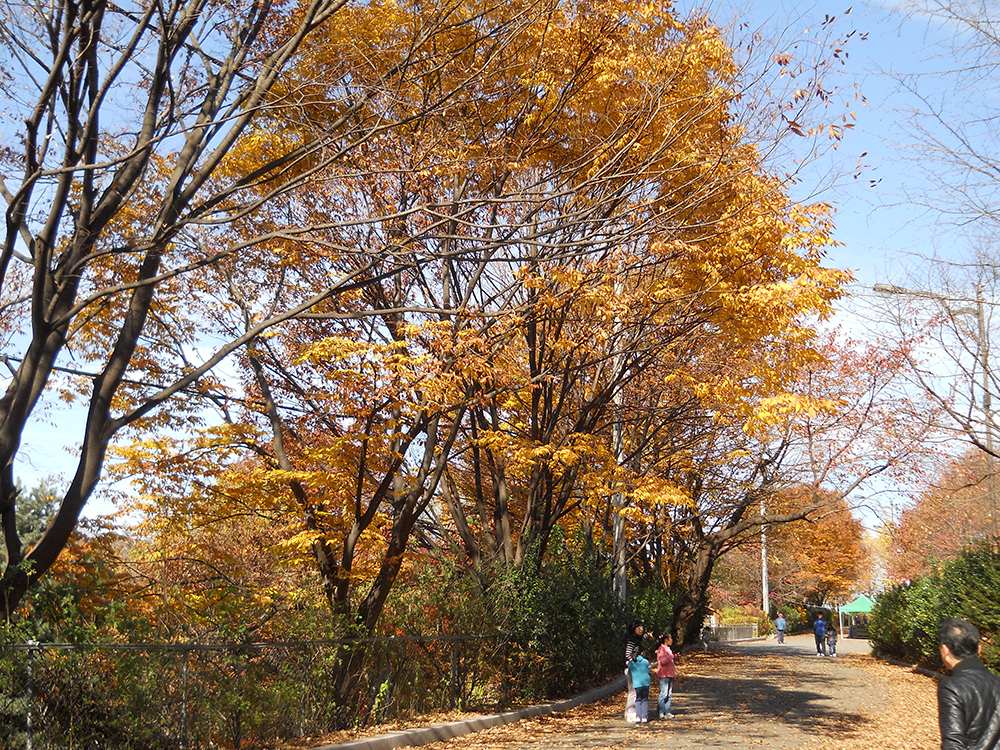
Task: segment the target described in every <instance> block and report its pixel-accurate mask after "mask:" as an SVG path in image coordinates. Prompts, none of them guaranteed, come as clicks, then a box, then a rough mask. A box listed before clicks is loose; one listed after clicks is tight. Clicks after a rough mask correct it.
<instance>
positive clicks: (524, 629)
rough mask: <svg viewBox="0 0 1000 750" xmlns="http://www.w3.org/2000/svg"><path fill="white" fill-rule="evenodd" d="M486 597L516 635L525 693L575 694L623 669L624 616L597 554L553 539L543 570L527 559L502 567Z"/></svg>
mask: <svg viewBox="0 0 1000 750" xmlns="http://www.w3.org/2000/svg"><path fill="white" fill-rule="evenodd" d="M553 549H555V550H558V551H557V552H553V551H552V550H553ZM487 596H488V597H489V598H491V599H492V600H493V601H494V602H495V605H496V606H497V607H498V610H499V617H498V620H499V621H500V623H501V624H502V625H506V626H507V628H506V629H507V630H508V632H510V634H511V640H512V653H511V662H512V667H513V670H514V677H513V684H512V686H511V687H512V688H513V690H514V691H515V693H516V696H517V697H518V698H519V699H521V700H534V699H540V698H555V697H560V696H566V695H572V694H573V693H576V692H579V691H580V690H584V689H587V688H590V687H594V686H595V685H597V684H600V683H602V682H605V681H607V680H608V679H610V678H611V677H612V676H613V675H614V674H617V673H618V671H619V669H618V666H619V662H620V661H621V651H622V648H623V641H622V633H623V632H624V620H625V617H624V614H623V612H622V609H621V607H620V606H619V605H618V603H617V602H616V601H615V599H614V596H613V594H612V592H611V581H610V578H609V576H608V575H607V572H606V571H605V570H602V569H600V568H599V567H598V565H597V563H596V561H595V560H594V559H593V558H591V557H590V556H588V555H586V554H574V553H573V552H572V551H570V550H569V549H568V548H567V547H566V546H565V545H562V544H553V545H550V552H549V555H548V556H547V558H546V561H545V563H544V564H543V565H542V566H541V567H540V568H539V567H538V566H537V565H535V564H533V562H531V561H527V560H526V561H525V562H523V563H522V564H521V565H520V566H518V567H517V568H511V569H508V570H506V571H502V572H501V573H500V574H499V575H498V576H497V578H496V580H495V581H494V582H493V584H492V585H491V587H490V589H489V591H488V592H487Z"/></svg>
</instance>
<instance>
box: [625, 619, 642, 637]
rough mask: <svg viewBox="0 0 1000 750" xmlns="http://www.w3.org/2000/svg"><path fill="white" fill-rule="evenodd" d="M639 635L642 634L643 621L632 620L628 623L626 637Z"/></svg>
mask: <svg viewBox="0 0 1000 750" xmlns="http://www.w3.org/2000/svg"><path fill="white" fill-rule="evenodd" d="M637 635H640V636H641V635H642V623H641V622H639V621H638V620H632V622H630V623H629V624H628V629H627V630H626V631H625V637H626V638H633V637H635V636H637Z"/></svg>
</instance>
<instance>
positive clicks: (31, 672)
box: [25, 641, 38, 750]
mask: <svg viewBox="0 0 1000 750" xmlns="http://www.w3.org/2000/svg"><path fill="white" fill-rule="evenodd" d="M37 648H38V641H28V715H27V716H26V717H25V720H26V728H27V730H28V745H27V749H28V750H32V741H33V734H34V727H33V726H32V720H31V704H32V703H33V702H34V692H35V690H34V684H35V669H34V667H35V649H37Z"/></svg>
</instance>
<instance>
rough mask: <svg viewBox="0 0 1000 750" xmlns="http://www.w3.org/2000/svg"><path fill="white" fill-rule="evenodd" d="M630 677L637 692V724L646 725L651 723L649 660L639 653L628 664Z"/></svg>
mask: <svg viewBox="0 0 1000 750" xmlns="http://www.w3.org/2000/svg"><path fill="white" fill-rule="evenodd" d="M628 671H629V677H630V678H631V680H632V687H633V689H634V690H635V723H636V724H646V723H647V722H648V721H649V716H648V713H649V683H650V677H649V659H647V658H646V657H645V656H643V655H642V651H640V652H639V654H638V656H636V657H635V658H634V659H633V660H632V661H630V662H629V663H628Z"/></svg>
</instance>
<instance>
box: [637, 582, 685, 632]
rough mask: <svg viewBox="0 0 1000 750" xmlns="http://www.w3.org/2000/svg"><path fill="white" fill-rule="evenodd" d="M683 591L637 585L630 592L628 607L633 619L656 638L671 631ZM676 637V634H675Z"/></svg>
mask: <svg viewBox="0 0 1000 750" xmlns="http://www.w3.org/2000/svg"><path fill="white" fill-rule="evenodd" d="M680 602H681V591H680V590H679V589H676V588H674V589H665V588H663V587H662V586H656V585H650V584H646V585H637V586H634V587H632V588H631V589H630V590H629V597H628V607H629V609H630V610H631V613H632V617H629V618H628V619H629V620H631V619H632V618H633V617H634V618H635V619H636V620H639V622H641V623H642V624H643V625H644V626H645V627H646V628H647V629H648V631H649V632H650V633H651V634H653V635H654V636H656V635H659V634H660V633H664V632H667V631H669V630H671V628H672V627H673V624H674V620H675V615H676V613H677V609H678V608H679V607H680ZM673 635H674V636H675V637H676V635H677V634H676V633H673Z"/></svg>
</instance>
